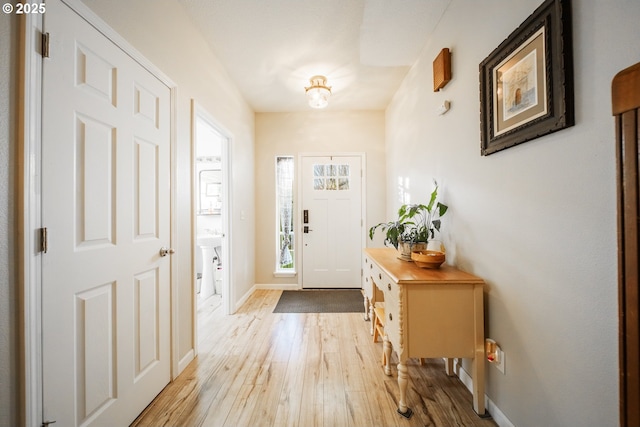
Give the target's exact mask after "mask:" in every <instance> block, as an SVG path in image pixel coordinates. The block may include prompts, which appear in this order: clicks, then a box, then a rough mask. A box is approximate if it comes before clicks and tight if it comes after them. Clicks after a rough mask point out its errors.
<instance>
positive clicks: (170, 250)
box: [160, 246, 176, 257]
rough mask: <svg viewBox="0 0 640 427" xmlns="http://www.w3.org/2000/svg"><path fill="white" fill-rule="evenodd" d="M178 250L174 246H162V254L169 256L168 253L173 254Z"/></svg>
mask: <svg viewBox="0 0 640 427" xmlns="http://www.w3.org/2000/svg"><path fill="white" fill-rule="evenodd" d="M175 253H176V251H175V249H172V248H165V247H164V246H163V247H161V248H160V256H163V257H164V256H167V255H173V254H175Z"/></svg>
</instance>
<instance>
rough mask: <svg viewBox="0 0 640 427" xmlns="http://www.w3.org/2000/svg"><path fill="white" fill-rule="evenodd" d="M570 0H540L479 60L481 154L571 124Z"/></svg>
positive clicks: (571, 56) (525, 140) (572, 118)
mask: <svg viewBox="0 0 640 427" xmlns="http://www.w3.org/2000/svg"><path fill="white" fill-rule="evenodd" d="M571 31H572V29H571V5H570V0H546V1H545V2H544V3H542V4H541V5H540V6H539V7H538V8H537V9H536V10H535V11H534V12H533V13H532V14H531V16H529V17H528V18H527V19H526V21H524V22H523V23H522V24H521V25H520V26H519V27H518V28H517V29H516V30H515V31H514V32H512V33H511V34H510V35H509V37H507V38H506V39H505V40H504V41H503V42H502V43H501V44H500V46H498V47H497V48H496V49H495V50H494V51H493V52H491V53H490V54H489V56H487V57H486V58H485V59H484V61H482V62H481V63H480V131H481V154H482V155H483V156H487V155H489V154H493V153H495V152H498V151H501V150H504V149H507V148H509V147H513V146H514V145H518V144H521V143H523V142H527V141H530V140H532V139H535V138H538V137H540V136H543V135H547V134H549V133H552V132H556V131H559V130H561V129H565V128H567V127H570V126H573V125H574V124H575V122H574V120H575V119H574V98H573V54H572V49H573V47H572V46H573V43H572V34H571Z"/></svg>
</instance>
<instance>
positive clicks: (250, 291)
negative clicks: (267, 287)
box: [233, 285, 256, 313]
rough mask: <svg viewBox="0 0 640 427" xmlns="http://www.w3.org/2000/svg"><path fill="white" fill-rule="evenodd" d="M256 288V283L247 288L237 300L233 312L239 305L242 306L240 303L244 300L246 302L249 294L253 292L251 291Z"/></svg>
mask: <svg viewBox="0 0 640 427" xmlns="http://www.w3.org/2000/svg"><path fill="white" fill-rule="evenodd" d="M255 290H256V285H253V286H252V287H251V289H249V290H248V291H247V292H246V293H245V294H244V295H243V296H242V297H241V298H240V299H239V300H238V301H237V302H236V305H235V307H234V310H233V312H234V313H235V312H236V311H238V309H239V308H240V307H242V304H244V303H245V302H247V300H248V299H249V297H250V296H251V294H253V292H254V291H255Z"/></svg>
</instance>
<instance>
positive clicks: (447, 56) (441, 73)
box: [433, 47, 451, 92]
mask: <svg viewBox="0 0 640 427" xmlns="http://www.w3.org/2000/svg"><path fill="white" fill-rule="evenodd" d="M449 80H451V52H449V48H446V47H445V48H444V49H442V50H441V51H440V53H439V54H438V56H437V57H436V59H435V60H434V61H433V91H434V92H437V91H439V90H440V89H442V88H443V87H444V86H445V85H446V84H447V83H449Z"/></svg>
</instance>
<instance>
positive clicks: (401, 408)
mask: <svg viewBox="0 0 640 427" xmlns="http://www.w3.org/2000/svg"><path fill="white" fill-rule="evenodd" d="M408 384H409V371H408V369H407V365H406V363H405V362H403V361H401V362H400V363H398V387H399V388H400V400H399V401H398V413H399V414H400V415H402V416H403V417H405V418H411V415H413V411H412V410H411V408H409V407H408V406H407V385H408Z"/></svg>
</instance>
